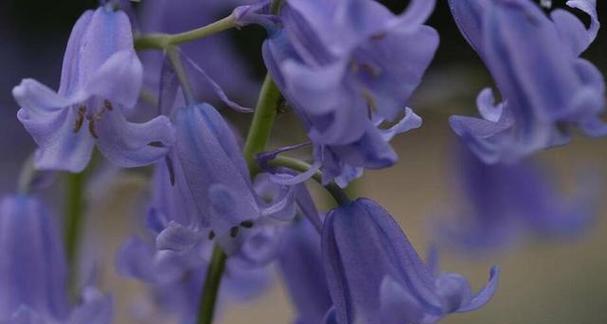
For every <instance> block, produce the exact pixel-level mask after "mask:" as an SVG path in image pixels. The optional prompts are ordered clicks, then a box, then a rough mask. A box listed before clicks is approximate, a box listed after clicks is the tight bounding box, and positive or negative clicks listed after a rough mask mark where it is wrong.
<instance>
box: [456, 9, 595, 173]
mask: <svg viewBox="0 0 607 324" xmlns="http://www.w3.org/2000/svg"><path fill="white" fill-rule="evenodd" d="M449 3H450V6H451V11H452V13H453V16H454V17H455V21H456V22H457V24H458V26H459V28H460V30H461V31H462V33H463V34H464V36H465V37H466V39H467V40H468V42H469V43H470V44H471V45H472V47H474V49H475V50H476V51H477V53H478V54H479V55H480V57H481V58H482V59H483V61H484V62H485V64H486V66H487V68H488V69H489V71H490V72H491V74H492V76H493V78H494V79H495V82H496V84H497V87H498V89H499V90H500V92H501V95H502V97H503V98H504V101H503V102H501V103H495V99H494V96H493V94H492V91H491V90H490V89H485V90H483V91H482V92H481V93H480V94H479V96H478V99H477V106H478V110H479V112H480V114H481V117H482V118H472V117H462V116H454V117H451V120H450V122H451V127H452V128H453V130H454V131H455V133H456V134H457V135H458V136H460V137H461V138H462V139H463V140H464V141H466V142H467V143H468V145H469V146H470V148H471V149H472V150H473V151H474V152H475V153H476V154H477V155H478V156H479V157H480V158H481V159H482V160H484V161H485V162H487V163H496V162H499V161H506V162H512V161H517V160H519V159H521V158H522V157H524V156H527V155H529V154H531V153H533V152H536V151H538V150H540V149H544V148H548V147H551V146H555V145H562V144H565V143H567V142H568V141H569V140H570V137H571V135H570V131H569V129H570V128H572V127H577V128H579V129H580V130H582V131H583V132H584V133H585V134H587V135H590V136H602V135H605V134H607V126H606V125H605V124H604V123H603V121H602V120H601V118H600V115H601V113H602V112H603V110H604V108H605V84H604V80H603V77H602V75H601V73H600V72H599V71H598V70H597V68H596V67H595V66H594V65H592V64H591V63H590V62H588V61H586V60H584V59H581V58H579V55H580V54H581V52H583V51H584V50H585V49H586V48H587V47H588V46H589V45H590V44H591V43H592V41H593V40H594V38H595V36H596V33H597V30H598V28H599V22H598V17H597V13H596V2H595V1H594V0H578V1H568V2H567V5H568V6H570V7H573V8H579V9H581V10H582V11H584V12H585V13H587V14H588V15H590V18H591V25H590V29H588V30H587V29H586V27H585V26H584V24H583V23H582V22H581V21H580V20H579V19H578V18H577V17H575V16H574V15H573V14H572V13H569V12H567V11H565V10H562V9H557V10H554V11H552V13H551V15H550V17H548V16H546V14H544V12H543V11H542V10H541V9H540V8H539V7H538V6H537V5H536V4H535V3H533V1H528V0H450V1H449Z"/></svg>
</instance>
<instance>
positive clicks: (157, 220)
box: [117, 106, 294, 322]
mask: <svg viewBox="0 0 607 324" xmlns="http://www.w3.org/2000/svg"><path fill="white" fill-rule="evenodd" d="M209 107H210V106H209ZM184 109H185V108H184ZM170 156H175V154H171V155H170ZM224 163H229V161H224ZM167 165H171V166H172V167H171V169H172V170H171V171H170V170H169V167H167ZM184 177H185V174H184V173H183V170H181V166H180V164H178V163H173V162H169V163H168V164H164V163H159V164H158V165H157V166H156V172H155V175H154V182H153V194H152V200H151V203H150V209H149V213H148V216H147V225H148V228H149V229H150V230H151V233H150V234H151V235H147V236H146V237H144V238H143V239H141V238H137V237H135V238H131V239H130V240H129V241H127V242H126V243H125V244H124V246H123V248H122V249H121V251H120V252H119V255H118V260H117V262H118V269H119V272H120V273H121V274H123V275H125V276H128V277H133V278H136V279H139V280H142V281H143V282H145V283H146V284H148V285H149V287H150V290H151V293H152V296H153V299H154V303H153V304H154V305H156V306H159V307H160V308H161V309H162V310H163V312H165V313H168V314H174V315H176V316H178V317H179V318H181V319H182V320H183V321H184V322H191V321H193V320H194V317H193V316H195V314H196V311H197V307H198V300H199V298H200V290H201V289H202V287H203V283H204V278H205V272H204V269H206V268H207V267H208V263H209V261H210V258H211V253H212V249H213V245H214V244H215V242H216V241H219V243H220V244H221V245H222V246H223V247H224V249H226V252H228V253H229V255H230V258H229V259H228V261H227V265H226V266H227V270H226V274H225V277H224V279H223V280H222V295H221V296H224V297H225V299H224V298H222V300H225V301H228V300H229V301H233V300H244V299H249V298H252V297H254V296H256V295H258V294H259V293H260V292H261V291H263V290H264V288H266V287H267V285H268V283H269V272H268V271H269V269H268V267H267V265H268V264H269V263H271V261H273V260H274V259H275V258H276V257H277V255H278V253H279V247H280V246H281V243H282V237H283V232H284V230H283V229H282V227H286V225H287V224H288V221H289V220H290V219H292V217H293V215H294V210H293V206H291V205H290V204H288V205H286V206H284V207H283V208H276V209H275V210H274V211H275V213H273V214H272V217H271V219H270V218H269V217H268V218H265V219H255V220H247V221H244V222H241V223H240V224H238V225H237V227H232V228H230V230H229V233H226V234H220V232H215V231H213V230H211V228H210V227H206V226H203V224H206V223H204V222H205V215H204V214H201V213H200V211H199V210H198V209H197V208H196V204H195V203H194V201H193V198H192V197H193V195H192V192H191V191H190V190H189V187H188V186H187V183H185V179H184ZM266 178H267V177H261V178H260V177H258V178H257V179H256V181H255V183H253V188H254V189H255V193H256V194H257V195H258V196H259V197H261V198H264V200H266V201H268V202H269V204H272V203H274V202H276V200H277V199H281V198H280V197H281V196H283V193H282V192H281V191H282V187H280V186H276V185H274V184H272V183H270V182H269V181H268V179H266ZM282 219H284V220H282ZM271 220H275V222H272V221H271ZM281 223H283V224H282V225H283V226H281ZM216 233H217V234H216ZM222 235H223V236H225V237H221V236H222Z"/></svg>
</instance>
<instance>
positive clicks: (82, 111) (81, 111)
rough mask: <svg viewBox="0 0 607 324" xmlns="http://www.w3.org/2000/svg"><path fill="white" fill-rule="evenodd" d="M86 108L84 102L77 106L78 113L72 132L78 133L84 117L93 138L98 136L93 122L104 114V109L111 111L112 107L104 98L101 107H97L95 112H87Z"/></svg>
mask: <svg viewBox="0 0 607 324" xmlns="http://www.w3.org/2000/svg"><path fill="white" fill-rule="evenodd" d="M87 110H88V109H87V106H86V105H84V104H81V105H80V106H78V114H77V115H76V120H75V121H74V133H78V132H79V131H80V129H81V128H82V125H83V124H84V120H85V119H86V120H87V121H88V122H89V123H88V130H89V133H91V136H93V137H94V138H99V136H98V134H97V129H96V127H95V123H96V122H97V121H98V120H100V119H101V118H102V117H103V114H105V112H106V111H113V110H114V107H113V106H112V103H111V102H110V101H109V100H107V99H105V100H103V105H102V107H101V108H99V109H97V112H95V113H88V114H87Z"/></svg>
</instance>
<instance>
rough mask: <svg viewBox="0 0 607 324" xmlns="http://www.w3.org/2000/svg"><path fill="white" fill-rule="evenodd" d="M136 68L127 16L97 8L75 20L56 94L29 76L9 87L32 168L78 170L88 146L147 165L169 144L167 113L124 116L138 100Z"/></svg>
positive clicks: (126, 162) (120, 160) (125, 163)
mask: <svg viewBox="0 0 607 324" xmlns="http://www.w3.org/2000/svg"><path fill="white" fill-rule="evenodd" d="M142 73H143V71H142V66H141V63H140V61H139V59H138V58H137V55H136V53H135V50H134V48H133V36H132V32H131V24H130V22H129V19H128V17H127V16H126V14H124V13H123V12H121V11H113V10H111V9H110V8H109V7H101V8H99V9H97V10H95V11H86V12H85V13H84V14H83V15H82V16H81V17H80V18H79V19H78V21H77V22H76V24H75V25H74V28H73V30H72V33H71V35H70V38H69V41H68V44H67V49H66V51H65V56H64V61H63V70H62V72H61V84H60V86H59V90H58V92H57V93H56V92H54V91H53V90H51V89H49V88H48V87H46V86H44V85H42V84H40V83H39V82H37V81H35V80H32V79H24V80H23V81H22V82H21V84H19V85H18V86H17V87H15V88H14V89H13V96H14V97H15V99H16V101H17V102H18V103H19V105H20V106H21V109H20V110H19V112H18V113H17V117H18V118H19V120H20V121H21V123H22V124H23V125H24V126H25V128H26V129H27V131H28V132H29V133H30V134H31V135H32V137H33V138H34V140H35V141H36V143H37V144H38V146H39V150H38V151H37V154H36V157H35V162H36V166H37V167H38V168H39V169H53V170H67V171H71V172H79V171H82V170H83V169H84V168H85V167H86V165H87V163H88V161H89V160H90V158H91V154H92V151H93V148H94V146H95V143H96V144H97V147H98V148H99V150H100V151H101V152H102V153H103V155H104V156H105V157H107V158H108V159H109V160H110V161H112V162H114V163H115V164H118V165H119V166H122V167H135V166H142V165H146V164H150V163H153V162H154V161H156V160H158V159H159V158H161V157H162V156H164V155H165V154H166V153H167V151H168V147H169V146H170V145H171V144H172V142H173V137H174V134H173V129H172V127H171V123H170V121H169V119H168V118H166V117H162V116H161V117H157V118H154V119H152V120H150V121H148V122H146V123H142V124H135V123H131V122H129V121H127V118H126V115H128V114H131V113H133V107H134V106H135V103H136V102H137V100H138V98H139V92H140V89H141V83H142Z"/></svg>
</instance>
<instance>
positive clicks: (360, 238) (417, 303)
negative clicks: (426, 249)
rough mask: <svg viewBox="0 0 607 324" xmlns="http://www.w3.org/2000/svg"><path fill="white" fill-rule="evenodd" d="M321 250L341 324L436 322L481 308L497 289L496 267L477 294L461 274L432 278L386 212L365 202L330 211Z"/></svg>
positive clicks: (430, 269)
mask: <svg viewBox="0 0 607 324" xmlns="http://www.w3.org/2000/svg"><path fill="white" fill-rule="evenodd" d="M322 250H323V262H324V268H325V271H326V275H327V281H328V283H329V291H330V293H331V298H332V300H333V303H334V307H335V314H334V317H335V321H336V323H340V324H341V323H343V324H345V323H386V324H397V323H434V322H436V321H438V320H439V319H440V318H442V317H444V316H445V315H447V314H449V313H454V312H467V311H472V310H475V309H478V308H480V307H482V306H483V305H484V304H485V303H487V302H488V301H489V299H490V298H491V297H492V296H493V294H494V293H495V290H496V288H497V281H498V270H497V268H494V269H492V270H491V276H490V280H489V283H488V284H487V286H486V287H485V288H483V290H481V292H479V293H478V294H477V295H474V294H473V293H472V290H471V288H470V285H469V283H468V281H467V280H466V279H465V278H464V277H462V276H461V275H459V274H456V273H441V274H435V269H432V266H430V265H428V264H425V263H424V262H423V261H422V260H421V258H420V257H419V255H418V254H417V252H416V251H415V249H414V248H413V246H412V245H411V243H410V242H409V241H408V240H407V237H406V236H405V234H404V233H403V232H402V231H401V229H400V227H399V226H398V224H397V223H396V222H395V221H394V219H393V218H392V217H391V216H390V215H389V214H388V212H387V211H386V210H384V209H383V208H382V207H380V206H379V205H378V204H377V203H375V202H373V201H371V200H368V199H358V200H356V201H353V202H351V203H349V204H348V205H344V206H340V207H338V208H336V209H334V210H332V211H330V212H329V214H328V215H327V218H326V220H325V225H324V229H323V233H322Z"/></svg>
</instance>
